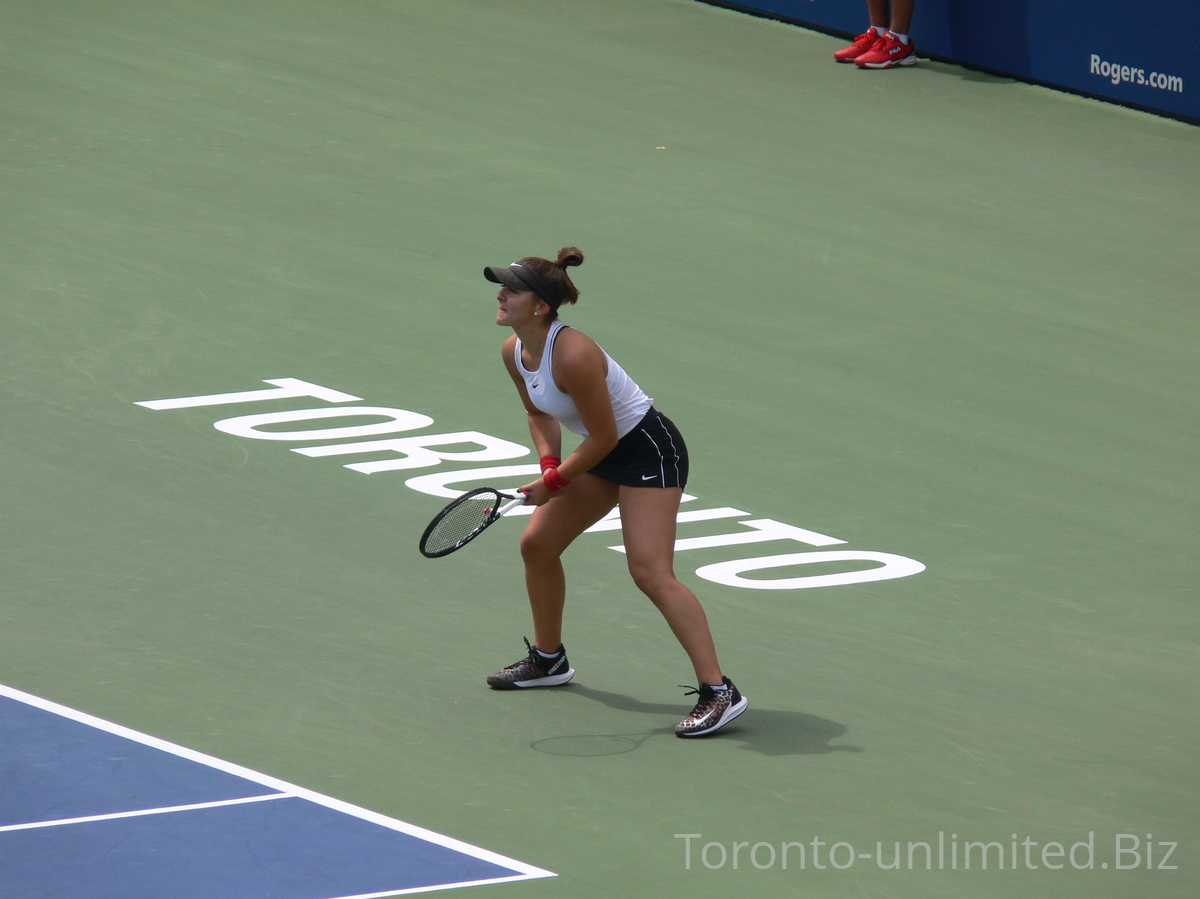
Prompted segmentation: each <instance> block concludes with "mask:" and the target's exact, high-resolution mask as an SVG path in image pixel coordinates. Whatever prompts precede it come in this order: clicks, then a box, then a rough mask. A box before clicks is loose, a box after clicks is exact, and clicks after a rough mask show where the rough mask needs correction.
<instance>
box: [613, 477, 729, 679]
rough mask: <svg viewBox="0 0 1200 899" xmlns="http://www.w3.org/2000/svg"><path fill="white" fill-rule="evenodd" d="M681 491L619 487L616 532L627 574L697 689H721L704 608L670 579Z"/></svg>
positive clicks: (677, 580) (676, 581) (719, 671)
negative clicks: (662, 623) (667, 632)
mask: <svg viewBox="0 0 1200 899" xmlns="http://www.w3.org/2000/svg"><path fill="white" fill-rule="evenodd" d="M682 495H683V490H682V489H680V488H678V487H672V488H667V489H661V488H654V487H621V488H620V504H621V529H622V532H623V533H624V537H625V552H626V555H627V556H628V560H629V573H630V574H631V575H632V576H633V580H634V583H636V584H637V586H638V589H640V590H641V591H642V592H643V593H645V594H646V595H647V596H648V597H649V598H650V600H651V601H652V602H653V603H654V605H655V606H657V607H658V610H659V611H660V612H662V614H663V617H664V618H666V619H667V624H668V625H670V627H671V630H672V631H673V632H674V634H675V637H676V639H678V640H679V643H680V644H681V645H682V646H683V649H684V651H685V652H686V653H687V654H688V658H689V659H690V660H691V662H692V667H693V668H694V669H695V671H696V678H697V679H698V681H699V682H700V683H701V684H712V685H719V684H721V683H722V675H721V666H720V665H719V664H718V663H717V650H716V647H715V645H714V644H713V638H712V633H711V632H710V631H709V628H708V618H707V616H706V615H705V614H704V607H703V606H701V605H700V601H699V600H698V599H697V598H696V594H694V593H693V592H692V591H691V590H689V589H688V588H687V586H686V585H685V584H683V583H681V582H680V581H679V579H678V578H676V577H675V569H674V557H675V516H676V514H677V513H678V511H679V501H680V498H681V497H682Z"/></svg>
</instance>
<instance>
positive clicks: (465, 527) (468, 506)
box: [418, 487, 529, 559]
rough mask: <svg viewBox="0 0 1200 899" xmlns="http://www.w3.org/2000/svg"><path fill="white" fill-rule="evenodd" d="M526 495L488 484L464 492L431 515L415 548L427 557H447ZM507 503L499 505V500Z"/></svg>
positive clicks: (524, 498) (523, 501) (520, 502)
mask: <svg viewBox="0 0 1200 899" xmlns="http://www.w3.org/2000/svg"><path fill="white" fill-rule="evenodd" d="M528 498H529V496H528V494H525V493H522V494H521V495H520V496H516V497H512V496H509V495H508V494H505V493H501V492H500V491H499V490H493V489H492V488H491V487H480V488H479V489H478V490H472V491H471V492H470V493H464V494H463V495H462V496H460V497H459V498H458V499H456V500H455V501H454V502H452V503H451V504H450V505H448V506H446V508H444V509H442V511H440V512H438V513H437V515H435V516H434V519H433V521H431V522H429V527H427V528H425V533H424V534H422V535H421V542H420V543H419V544H418V548H419V549H420V550H421V555H423V556H425V557H426V558H429V559H437V558H439V557H441V556H448V555H450V553H452V552H454V551H455V550H457V549H462V548H463V547H464V546H466V545H467V544H468V543H470V542H471V541H472V540H474V539H475V538H476V537H478V536H479V535H480V534H482V533H483V532H484V531H485V530H487V528H488V527H489V526H491V525H492V524H493V523H494V522H496V521H499V519H500V517H501V516H502V515H507V514H508V513H509V512H511V511H512V510H513V509H515V508H517V506H520V505H523V504H524V503H525V500H527V499H528ZM503 500H509V502H507V503H505V504H504V505H501V504H500V503H501V501H503Z"/></svg>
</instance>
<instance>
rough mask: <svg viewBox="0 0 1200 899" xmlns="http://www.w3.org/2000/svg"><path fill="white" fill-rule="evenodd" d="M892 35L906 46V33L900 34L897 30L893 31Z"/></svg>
mask: <svg viewBox="0 0 1200 899" xmlns="http://www.w3.org/2000/svg"><path fill="white" fill-rule="evenodd" d="M892 37H894V38H896V39H897V40H899V41H900V43H902V44H903V45H904V46H906V47H907V46H908V35H907V34H900V33H899V32H896V31H893V32H892Z"/></svg>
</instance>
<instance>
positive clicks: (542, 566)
mask: <svg viewBox="0 0 1200 899" xmlns="http://www.w3.org/2000/svg"><path fill="white" fill-rule="evenodd" d="M616 502H617V485H616V484H614V483H612V482H611V481H606V480H604V479H602V478H598V477H596V476H595V475H590V474H582V475H580V476H579V477H577V478H575V479H574V480H573V481H571V484H570V486H568V487H566V488H565V489H564V490H563V492H562V495H561V496H557V497H555V498H554V499H552V500H550V502H548V503H546V504H545V505H544V506H539V507H538V508H537V509H535V510H534V513H533V515H532V516H531V517H530V519H529V524H528V526H526V528H525V533H524V534H523V535H522V536H521V558H522V559H523V560H524V562H525V586H526V589H527V590H528V592H529V606H530V610H531V611H532V613H533V640H534V642H533V645H534V646H535V647H536V648H537V649H540V650H542V651H543V652H554V651H555V650H557V649H558V647H559V646H561V645H562V617H563V605H564V604H565V602H566V596H567V581H566V575H565V574H564V572H563V566H562V561H561V559H560V557H561V556H562V554H563V552H564V551H566V548H567V547H568V546H570V545H571V543H572V541H574V540H575V538H576V537H578V536H579V535H580V534H582V533H583V532H584V531H585V530H587V529H588V528H589V527H591V526H592V525H593V524H595V523H596V522H597V521H599V520H600V519H601V518H603V517H604V516H605V515H606V514H607V513H608V512H609V511H610V510H611V509H612V508H613V506H614V505H616Z"/></svg>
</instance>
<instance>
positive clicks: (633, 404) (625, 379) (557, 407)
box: [514, 322, 654, 438]
mask: <svg viewBox="0 0 1200 899" xmlns="http://www.w3.org/2000/svg"><path fill="white" fill-rule="evenodd" d="M566 327H568V326H567V325H564V324H563V323H562V322H553V323H552V324H551V325H550V333H549V334H548V335H547V337H546V349H545V350H544V351H543V352H542V362H541V365H539V366H538V369H537V371H529V369H527V368H526V367H525V363H524V362H523V361H522V360H521V338H519V337H518V338H517V345H516V347H515V348H514V352H515V354H516V363H517V371H518V372H520V373H521V377H522V378H523V379H524V380H525V389H526V391H528V393H529V398H530V399H531V400H533V404H534V406H536V407H537V408H538V409H540V410H541V411H542V412H545V413H546V414H547V415H553V416H554V417H555V418H557V419H558V420H559V421H560V422H561V423H562V424H563V426H565V427H566V428H567V430H569V431H573V432H574V433H576V434H578V435H580V436H581V437H586V436H587V435H588V431H587V428H585V427H584V426H583V419H581V418H580V417H579V410H578V409H576V408H575V401H574V400H573V399H571V397H570V396H568V395H567V394H565V393H563V392H562V391H561V390H559V389H558V385H557V384H555V383H554V373H553V368H552V365H553V359H554V342H555V340H557V339H558V333H559V331H561V330H562V329H563V328H566ZM600 352H602V353H604V350H603V349H601V350H600ZM604 358H605V359H606V360H607V361H608V377H607V378H606V379H605V380H606V381H607V382H608V396H609V398H610V399H611V400H612V406H613V415H614V416H615V417H616V419H617V437H618V438H621V437H624V436H625V435H626V434H628V433H629V432H630V431H632V430H633V429H634V427H635V426H636V425H637V423H638V422H639V421H641V420H642V419H643V418H645V417H646V413H647V412H649V411H650V406H651V405H652V404H653V403H654V399H653V398H652V397H648V396H646V394H645V393H643V392H642V388H640V387H638V385H637V384H636V383H635V382H634V380H633V378H631V377H629V375H627V374H625V369H623V368H621V366H619V365H618V364H617V363H616V362H615V361H614V360H613V358H612V356H610V355H608V353H604Z"/></svg>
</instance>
